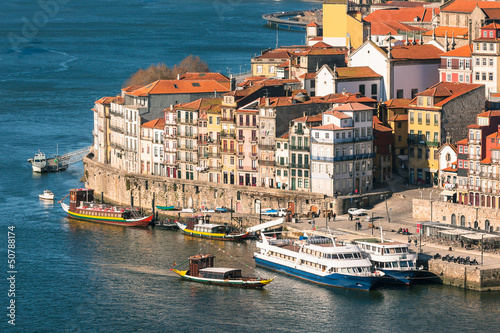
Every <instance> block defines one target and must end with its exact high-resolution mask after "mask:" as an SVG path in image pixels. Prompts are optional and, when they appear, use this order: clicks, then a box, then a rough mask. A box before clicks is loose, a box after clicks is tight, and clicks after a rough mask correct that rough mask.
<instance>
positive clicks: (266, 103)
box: [264, 97, 271, 106]
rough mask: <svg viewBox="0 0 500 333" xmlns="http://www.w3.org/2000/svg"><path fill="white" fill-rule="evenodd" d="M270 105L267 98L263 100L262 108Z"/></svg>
mask: <svg viewBox="0 0 500 333" xmlns="http://www.w3.org/2000/svg"><path fill="white" fill-rule="evenodd" d="M269 105H271V104H270V102H269V97H266V98H264V106H269Z"/></svg>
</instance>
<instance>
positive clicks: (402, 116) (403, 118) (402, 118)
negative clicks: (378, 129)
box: [388, 114, 408, 122]
mask: <svg viewBox="0 0 500 333" xmlns="http://www.w3.org/2000/svg"><path fill="white" fill-rule="evenodd" d="M388 121H393V122H397V121H408V115H407V114H397V115H395V116H393V117H391V118H390V119H389V120H388Z"/></svg>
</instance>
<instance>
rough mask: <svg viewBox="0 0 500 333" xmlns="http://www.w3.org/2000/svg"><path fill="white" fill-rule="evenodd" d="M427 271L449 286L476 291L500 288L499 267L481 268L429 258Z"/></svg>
mask: <svg viewBox="0 0 500 333" xmlns="http://www.w3.org/2000/svg"><path fill="white" fill-rule="evenodd" d="M429 271H430V272H432V273H434V274H436V275H437V276H438V277H439V278H440V279H441V280H442V281H443V283H444V284H447V285H450V286H455V287H459V288H464V289H472V290H477V291H490V290H500V268H482V267H480V266H466V265H461V264H456V263H450V262H444V261H442V260H429Z"/></svg>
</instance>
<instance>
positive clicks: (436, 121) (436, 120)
mask: <svg viewBox="0 0 500 333" xmlns="http://www.w3.org/2000/svg"><path fill="white" fill-rule="evenodd" d="M434 126H439V115H438V114H437V113H435V114H434Z"/></svg>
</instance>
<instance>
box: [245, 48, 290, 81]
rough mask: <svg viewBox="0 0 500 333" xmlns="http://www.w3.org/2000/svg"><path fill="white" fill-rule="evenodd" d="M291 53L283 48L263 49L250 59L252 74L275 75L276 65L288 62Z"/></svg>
mask: <svg viewBox="0 0 500 333" xmlns="http://www.w3.org/2000/svg"><path fill="white" fill-rule="evenodd" d="M290 59H291V54H290V52H288V50H285V49H276V50H264V51H262V54H261V55H260V56H257V57H253V58H252V60H251V61H250V65H251V66H252V75H253V76H264V77H275V76H277V73H276V71H277V69H278V66H280V65H281V64H283V63H284V62H287V61H288V62H289V61H290Z"/></svg>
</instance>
